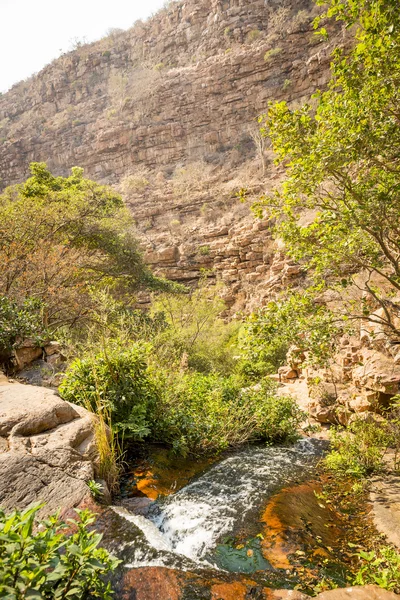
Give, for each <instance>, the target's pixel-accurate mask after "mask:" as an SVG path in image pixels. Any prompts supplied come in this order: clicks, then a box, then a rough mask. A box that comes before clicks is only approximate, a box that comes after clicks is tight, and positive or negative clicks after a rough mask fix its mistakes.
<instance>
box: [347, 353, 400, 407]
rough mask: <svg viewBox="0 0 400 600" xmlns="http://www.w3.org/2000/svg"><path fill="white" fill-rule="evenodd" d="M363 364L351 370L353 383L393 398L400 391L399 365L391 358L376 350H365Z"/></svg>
mask: <svg viewBox="0 0 400 600" xmlns="http://www.w3.org/2000/svg"><path fill="white" fill-rule="evenodd" d="M363 358H364V360H363V364H362V365H361V366H359V367H357V368H355V369H354V370H353V381H354V384H355V385H356V386H357V387H358V388H365V389H367V390H372V391H374V392H380V393H381V394H386V395H388V396H394V395H395V394H397V393H398V392H399V389H400V365H397V364H395V362H394V360H393V359H392V357H390V356H388V355H387V354H384V353H383V352H379V351H377V350H365V351H364V353H363Z"/></svg>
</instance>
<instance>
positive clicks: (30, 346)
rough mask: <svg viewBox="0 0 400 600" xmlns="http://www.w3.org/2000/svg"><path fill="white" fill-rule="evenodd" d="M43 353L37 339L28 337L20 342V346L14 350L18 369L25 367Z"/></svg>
mask: <svg viewBox="0 0 400 600" xmlns="http://www.w3.org/2000/svg"><path fill="white" fill-rule="evenodd" d="M42 354H43V350H42V348H40V347H39V346H38V345H37V343H36V342H35V340H31V339H26V340H23V341H22V342H20V343H19V344H18V348H16V349H15V350H14V360H15V363H16V365H17V367H18V369H20V370H21V369H23V368H24V367H26V365H29V364H30V363H32V362H33V361H34V360H36V359H37V358H40V357H41V356H42Z"/></svg>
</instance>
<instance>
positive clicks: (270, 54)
mask: <svg viewBox="0 0 400 600" xmlns="http://www.w3.org/2000/svg"><path fill="white" fill-rule="evenodd" d="M281 52H282V48H271V49H270V50H267V51H266V53H265V54H264V61H265V62H268V61H269V60H270V59H271V58H272V57H273V56H277V55H278V54H280V53H281Z"/></svg>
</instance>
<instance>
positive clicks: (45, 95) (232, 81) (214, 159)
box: [0, 0, 344, 310]
mask: <svg viewBox="0 0 400 600" xmlns="http://www.w3.org/2000/svg"><path fill="white" fill-rule="evenodd" d="M315 14H316V8H315V6H314V4H313V2H312V1H311V0H300V1H296V2H295V1H294V0H283V1H281V0H280V1H277V0H269V1H266V0H201V1H198V0H188V1H187V2H184V3H183V2H172V3H169V5H168V7H167V8H166V9H164V10H162V11H160V12H159V13H158V14H157V15H155V16H154V17H153V18H151V19H149V20H148V21H147V22H146V23H137V24H136V25H135V26H134V27H133V28H132V29H130V30H128V31H127V32H123V33H114V34H112V35H111V36H109V37H107V38H104V39H103V40H100V41H99V42H96V43H93V44H91V45H84V46H82V47H79V48H77V49H76V50H75V51H73V52H70V53H68V54H66V55H63V56H61V57H60V58H59V59H57V60H55V61H54V62H53V63H52V64H51V65H49V66H47V67H46V68H45V69H43V71H41V72H40V73H39V74H38V75H36V76H34V77H32V78H31V79H29V80H28V81H25V82H21V83H20V84H18V85H15V86H14V87H13V88H12V89H11V90H10V91H9V92H8V93H7V94H5V95H3V96H2V97H0V178H1V184H2V186H4V185H8V184H11V183H15V182H18V181H21V180H23V179H24V178H25V177H26V175H27V173H28V164H29V162H30V161H33V160H35V161H46V162H47V163H48V165H49V167H50V168H51V169H52V170H53V171H54V172H56V173H58V174H66V173H67V172H68V169H69V168H70V167H72V166H74V165H80V166H82V167H84V168H85V172H86V175H87V176H89V177H91V178H94V179H96V180H99V181H103V182H107V183H112V184H113V185H117V186H118V185H120V186H121V190H122V192H123V195H124V197H125V198H126V200H127V201H128V203H129V205H130V206H131V208H132V211H133V213H134V215H135V217H136V220H137V226H138V233H139V235H140V237H141V240H142V242H143V244H144V246H145V248H146V250H147V251H148V258H149V262H150V263H151V264H153V265H155V266H156V267H158V268H159V270H160V272H162V273H164V274H165V275H167V276H168V277H171V278H173V279H177V280H181V281H186V282H188V281H192V280H194V281H195V280H197V279H198V277H199V275H200V271H201V268H207V269H208V270H213V273H214V275H215V276H218V277H219V278H220V279H222V280H223V281H224V283H225V284H226V285H227V293H226V298H227V300H228V304H229V306H230V307H232V309H233V310H239V309H242V308H244V307H246V306H247V305H248V304H249V302H250V304H251V299H254V298H256V299H257V300H260V299H261V300H262V298H263V297H264V296H265V297H267V296H268V294H269V293H270V289H269V288H270V287H271V285H272V286H274V285H275V284H276V282H277V280H276V276H277V274H278V273H279V272H280V271H279V261H277V262H276V265H275V266H276V270H274V269H271V262H272V259H273V257H272V255H273V252H274V248H273V247H272V245H271V236H270V230H269V228H268V227H267V226H264V225H261V226H260V227H259V226H258V225H254V219H253V217H252V216H250V215H249V210H248V206H247V207H246V206H244V207H240V206H239V201H238V199H237V196H236V194H237V192H238V190H239V189H240V188H241V187H243V186H246V187H247V188H248V190H249V192H248V198H247V199H248V205H249V204H250V203H251V201H252V200H253V199H255V198H257V197H258V195H259V194H260V193H262V191H263V190H264V189H265V188H266V187H267V188H268V187H269V186H271V185H272V184H273V183H274V182H275V181H276V178H277V177H279V174H278V173H277V172H276V170H275V168H274V167H273V166H272V162H271V156H270V153H268V151H266V150H264V151H263V157H261V155H260V154H259V155H258V156H257V142H256V143H254V139H253V136H252V131H253V132H254V128H255V121H254V119H255V117H257V115H259V114H260V113H262V112H263V111H264V110H265V109H266V106H267V103H268V101H269V100H274V99H275V100H278V99H282V98H285V99H288V100H289V101H291V102H300V101H304V100H305V99H308V98H309V97H310V95H311V94H312V93H313V92H314V91H315V90H316V89H318V88H320V87H323V86H324V85H325V84H326V82H327V79H328V77H329V56H330V52H331V49H332V47H333V46H334V45H337V44H342V43H344V42H343V36H342V33H341V31H340V30H339V28H338V27H337V26H336V25H334V26H332V27H333V29H332V36H331V39H330V41H329V42H321V41H319V38H317V37H316V36H314V34H313V28H312V19H313V16H315ZM249 126H250V129H249ZM262 162H264V168H263V169H262ZM138 173H139V178H138ZM130 176H131V177H133V178H134V181H136V184H134V185H133V186H132V185H124V182H125V183H126V180H127V179H128V183H129V177H130ZM135 178H136V179H135ZM138 181H139V184H138ZM140 181H142V184H140ZM146 181H147V184H146V183H145V182H146ZM178 184H180V185H178ZM284 268H285V267H284V266H283V267H282V269H281V271H283V270H284ZM290 268H291V266H290V265H289V271H290ZM289 271H286V272H285V274H287V275H288V274H289ZM271 280H274V281H273V282H272V284H270V283H269V282H270V281H271ZM259 284H261V287H262V289H261V290H260V289H256V288H257V286H258V285H259Z"/></svg>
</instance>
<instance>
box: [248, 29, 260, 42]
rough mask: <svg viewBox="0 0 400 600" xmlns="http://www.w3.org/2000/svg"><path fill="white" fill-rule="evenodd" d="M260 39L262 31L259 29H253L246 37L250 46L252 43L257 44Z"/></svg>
mask: <svg viewBox="0 0 400 600" xmlns="http://www.w3.org/2000/svg"><path fill="white" fill-rule="evenodd" d="M260 37H261V31H260V30H259V29H252V30H251V31H249V33H248V34H247V35H246V41H247V42H248V43H249V44H251V43H252V42H255V41H256V40H258V39H260Z"/></svg>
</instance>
